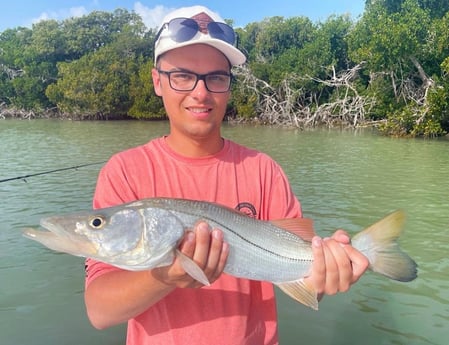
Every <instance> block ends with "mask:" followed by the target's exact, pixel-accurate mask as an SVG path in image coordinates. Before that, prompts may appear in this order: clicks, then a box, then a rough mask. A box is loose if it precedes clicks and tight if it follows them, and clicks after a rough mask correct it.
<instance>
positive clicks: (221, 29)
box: [154, 17, 238, 47]
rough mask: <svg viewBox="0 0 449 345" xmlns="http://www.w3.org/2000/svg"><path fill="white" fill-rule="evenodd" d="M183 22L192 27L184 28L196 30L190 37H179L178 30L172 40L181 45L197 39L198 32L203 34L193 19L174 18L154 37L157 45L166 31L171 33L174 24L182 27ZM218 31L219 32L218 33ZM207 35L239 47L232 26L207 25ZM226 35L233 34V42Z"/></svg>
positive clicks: (223, 24)
mask: <svg viewBox="0 0 449 345" xmlns="http://www.w3.org/2000/svg"><path fill="white" fill-rule="evenodd" d="M181 22H182V23H188V24H190V25H191V26H190V27H189V26H187V25H184V27H185V28H189V29H194V31H191V32H190V35H188V36H186V37H179V32H180V29H179V28H178V30H177V31H176V32H172V33H171V35H170V37H171V39H173V40H174V41H175V42H178V43H181V42H187V41H190V40H191V39H192V38H193V37H195V35H196V34H197V33H198V32H201V28H200V25H199V24H198V22H197V21H196V20H194V19H192V18H183V17H179V18H173V19H171V20H170V21H168V22H167V23H164V24H162V26H161V28H160V29H159V31H158V32H157V34H156V36H155V37H154V42H155V43H156V42H157V41H158V40H159V38H160V36H161V34H162V32H163V31H164V30H165V29H167V30H168V31H170V26H173V25H174V24H178V25H181ZM217 29H218V32H217ZM207 33H208V34H209V36H210V37H212V38H215V39H218V40H220V41H223V42H226V43H228V44H230V45H232V46H234V47H237V45H238V35H237V33H236V32H235V31H234V29H233V28H232V27H231V26H229V25H228V24H226V23H222V22H209V23H207ZM220 33H222V34H221V35H220ZM225 33H227V34H230V33H232V40H231V39H230V37H227V36H226V35H225ZM177 35H178V36H177Z"/></svg>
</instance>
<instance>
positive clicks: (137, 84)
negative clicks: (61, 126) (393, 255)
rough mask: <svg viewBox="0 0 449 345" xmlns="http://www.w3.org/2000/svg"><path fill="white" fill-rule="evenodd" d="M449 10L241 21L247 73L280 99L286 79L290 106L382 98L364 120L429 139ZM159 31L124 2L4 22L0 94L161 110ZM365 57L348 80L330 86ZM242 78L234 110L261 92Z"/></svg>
mask: <svg viewBox="0 0 449 345" xmlns="http://www.w3.org/2000/svg"><path fill="white" fill-rule="evenodd" d="M448 10H449V2H448V1H447V0H399V1H396V0H376V1H374V0H367V1H366V9H365V12H364V13H363V16H362V17H361V18H359V19H358V20H357V21H354V20H352V19H351V18H350V17H349V16H344V15H343V16H330V17H329V18H327V19H326V20H325V21H323V22H316V23H313V22H312V21H311V20H310V19H308V18H306V17H290V18H283V17H279V16H276V17H271V18H266V19H264V20H262V21H260V22H254V23H249V24H248V25H246V26H245V27H241V28H238V29H236V31H237V33H238V36H239V48H240V49H242V51H243V52H245V54H246V55H247V57H248V64H247V67H248V68H249V70H250V72H251V74H252V75H253V76H255V77H256V78H257V79H259V80H261V81H262V83H263V82H265V83H266V84H267V85H269V86H270V88H266V90H271V91H267V92H272V93H273V95H274V94H276V95H275V96H276V97H277V99H278V98H279V102H282V97H283V96H285V97H287V95H284V93H285V92H284V93H283V91H282V90H283V89H282V87H283V85H285V81H286V80H287V82H288V86H289V87H290V88H291V89H292V91H293V94H294V95H295V96H294V97H293V98H290V99H289V102H292V103H294V106H295V105H296V104H298V103H301V104H302V102H305V103H307V104H302V105H303V106H306V107H311V108H316V109H318V108H320V107H321V106H322V105H326V104H327V103H329V102H330V103H332V102H335V104H337V103H338V101H339V100H342V99H343V98H345V97H349V98H350V97H351V96H354V94H358V95H360V96H362V97H366V98H369V99H371V98H374V100H375V102H374V104H375V105H374V106H373V107H372V108H370V113H369V114H365V118H368V119H371V120H375V121H384V122H385V125H384V127H383V129H384V131H385V133H387V134H390V135H409V136H413V135H419V136H426V137H432V136H437V135H442V134H444V133H446V132H448V130H449V115H448V113H449V110H448V108H449V105H448V102H449V101H448V99H449V85H448V84H449V81H448V78H447V76H448V75H449V45H448V43H447V42H449V13H448ZM228 22H229V23H230V24H231V25H232V20H228ZM154 35H155V29H150V30H147V29H146V28H145V26H144V24H143V23H142V20H141V18H140V17H139V16H138V15H137V14H135V13H134V12H128V11H126V10H124V9H117V10H115V11H114V12H98V11H96V12H92V13H90V14H88V15H86V16H83V17H79V18H70V19H66V20H63V21H55V20H48V21H41V22H39V23H37V24H35V25H33V27H32V28H31V29H28V28H20V27H19V28H15V29H8V30H5V31H4V32H1V33H0V104H2V105H3V106H4V105H7V106H11V107H15V108H18V109H26V110H33V111H34V112H35V113H39V112H41V111H45V110H46V109H50V108H54V107H57V109H58V110H59V112H60V113H63V114H64V115H66V116H71V117H77V118H110V117H111V116H116V115H118V116H131V117H134V118H138V119H159V118H164V117H165V112H164V108H163V104H162V102H161V100H160V98H159V97H157V96H156V95H155V94H154V92H153V85H152V79H151V68H152V66H153V62H152V56H153V46H152V43H153V39H154ZM361 62H364V63H363V68H362V70H360V71H359V72H358V74H357V75H356V76H355V78H354V79H351V81H350V82H351V88H347V87H345V86H343V87H341V88H338V87H335V84H332V83H333V82H335V81H336V80H337V79H338V78H339V77H340V76H341V75H342V74H344V73H345V72H346V71H347V70H349V69H351V68H353V67H354V66H356V65H359V64H360V63H361ZM322 81H329V83H325V82H322ZM243 82H245V81H243V80H240V81H237V83H235V84H234V85H233V88H232V97H231V101H230V103H229V106H228V114H230V116H239V117H243V118H253V117H257V116H258V115H260V114H257V111H260V109H261V108H263V107H261V104H260V103H261V101H262V100H261V99H259V97H260V95H258V94H257V93H256V92H255V91H254V90H252V89H251V87H246V88H244V87H240V85H239V83H243ZM342 82H343V81H342ZM341 90H346V91H341ZM349 90H350V91H349ZM267 96H268V97H269V96H270V95H267V94H265V96H264V97H267ZM345 104H346V103H345ZM332 109H333V110H332V111H333V113H332V115H335V116H336V117H338V114H334V112H335V111H336V110H335V109H338V107H334V108H332ZM342 111H343V110H342Z"/></svg>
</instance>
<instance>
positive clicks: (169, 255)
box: [23, 198, 417, 310]
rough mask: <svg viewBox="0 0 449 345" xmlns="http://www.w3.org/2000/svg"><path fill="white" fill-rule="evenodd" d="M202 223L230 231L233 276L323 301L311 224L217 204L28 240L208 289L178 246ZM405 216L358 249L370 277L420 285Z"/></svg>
mask: <svg viewBox="0 0 449 345" xmlns="http://www.w3.org/2000/svg"><path fill="white" fill-rule="evenodd" d="M198 221H206V222H207V223H208V224H209V226H210V227H211V228H218V229H221V230H222V231H223V235H224V241H226V242H227V243H228V244H229V248H230V251H229V255H228V258H227V262H226V265H225V268H224V272H225V273H226V274H230V275H233V276H235V277H238V278H246V279H252V280H259V281H267V282H271V283H273V284H274V285H276V286H278V287H279V288H280V289H281V290H282V291H284V292H285V293H286V294H287V295H289V296H290V297H292V298H293V299H295V300H296V301H298V302H300V303H302V304H304V305H306V306H308V307H311V308H312V309H316V310H317V309H318V298H317V293H316V291H314V289H313V288H311V287H310V286H307V285H306V284H305V283H304V278H305V277H307V276H308V275H309V274H310V270H311V267H312V263H313V254H312V247H311V242H310V234H313V233H314V231H313V221H312V220H311V219H310V218H289V219H280V220H272V221H264V220H258V219H255V218H253V217H250V216H248V215H246V214H244V213H242V212H239V211H237V210H234V209H232V208H230V207H227V206H223V205H220V204H217V203H213V202H207V201H197V200H188V199H176V198H148V199H141V200H137V201H133V202H129V203H125V204H122V205H117V206H113V207H107V208H102V209H96V210H90V211H82V212H77V213H72V214H66V215H56V216H49V217H46V218H42V219H41V221H40V225H41V227H43V228H44V229H45V230H42V229H33V228H26V229H24V231H23V235H24V236H25V237H27V238H29V239H32V240H35V241H38V242H40V243H41V244H43V245H44V246H46V247H48V248H50V249H52V250H55V251H59V252H63V253H67V254H71V255H75V256H82V257H88V258H93V259H96V260H99V261H102V262H105V263H108V264H110V265H114V266H117V267H119V268H122V269H125V270H131V271H139V270H148V269H153V268H156V267H162V266H167V265H170V264H171V263H172V262H173V260H174V259H175V258H176V257H177V258H179V260H180V262H181V264H182V266H183V268H184V270H185V271H186V272H187V273H188V274H189V275H191V276H192V277H193V278H194V279H196V280H198V281H199V282H201V283H202V284H204V285H209V281H208V279H207V277H206V275H205V274H204V272H203V271H202V269H201V268H200V267H199V266H198V265H197V264H196V263H195V262H194V261H193V260H192V259H190V258H188V257H187V256H185V255H183V254H182V253H181V252H180V251H179V250H178V246H179V244H180V240H181V239H182V238H183V236H184V234H185V232H186V231H189V230H191V229H192V228H193V227H194V226H195V224H196V223H197V222H198ZM404 222H405V212H404V211H402V210H397V211H395V212H392V213H391V214H389V215H387V216H386V217H384V218H383V219H381V220H379V221H378V222H376V223H374V224H373V225H371V226H369V227H367V228H366V229H365V230H363V231H361V232H359V233H357V234H356V235H355V236H354V237H353V238H352V239H351V243H352V245H353V246H354V247H355V248H356V249H358V250H359V251H360V252H361V253H363V254H364V255H365V256H366V257H367V258H368V260H369V269H370V270H372V271H374V272H377V273H379V274H381V275H384V276H386V277H388V278H390V279H393V280H397V281H401V282H409V281H412V280H414V279H415V278H416V277H417V264H416V262H415V261H414V260H413V259H412V258H411V257H410V256H409V255H408V254H406V253H405V252H404V251H402V249H401V248H400V247H399V244H398V241H397V239H398V238H399V236H400V235H401V233H402V231H403V226H404Z"/></svg>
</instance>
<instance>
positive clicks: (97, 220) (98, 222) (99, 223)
mask: <svg viewBox="0 0 449 345" xmlns="http://www.w3.org/2000/svg"><path fill="white" fill-rule="evenodd" d="M104 224H105V220H104V218H103V217H101V216H95V217H94V218H92V219H91V220H90V222H89V225H90V226H91V227H92V228H94V229H101V228H102V227H103V225H104Z"/></svg>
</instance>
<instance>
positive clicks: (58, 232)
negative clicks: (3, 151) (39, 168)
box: [24, 201, 184, 270]
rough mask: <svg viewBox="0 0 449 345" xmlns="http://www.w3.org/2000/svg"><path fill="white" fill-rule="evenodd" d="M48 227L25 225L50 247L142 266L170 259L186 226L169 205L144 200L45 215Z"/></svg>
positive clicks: (132, 267)
mask: <svg viewBox="0 0 449 345" xmlns="http://www.w3.org/2000/svg"><path fill="white" fill-rule="evenodd" d="M40 224H41V226H42V227H44V228H45V229H47V230H48V231H39V230H35V229H25V231H24V235H25V237H28V238H31V239H33V240H36V241H38V242H40V243H42V244H43V245H45V246H47V247H49V248H50V249H53V250H56V251H60V252H65V253H68V254H72V255H76V256H83V257H90V258H94V259H97V260H99V261H103V262H106V263H109V264H111V265H115V266H117V267H121V268H125V269H129V270H140V269H146V268H152V267H157V266H161V265H165V264H169V263H171V262H172V261H173V258H174V248H175V246H176V245H177V243H178V241H179V239H180V237H181V236H182V234H183V232H184V228H183V226H182V224H180V222H179V220H178V219H177V218H176V217H174V216H173V215H172V214H171V213H170V212H169V211H167V210H163V209H159V208H152V207H147V206H146V205H145V204H144V203H141V202H139V201H137V202H134V203H130V204H125V205H119V206H114V207H109V208H103V209H98V210H93V211H86V212H78V213H73V214H67V215H60V216H59V215H58V216H51V217H46V218H43V219H41V222H40Z"/></svg>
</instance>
